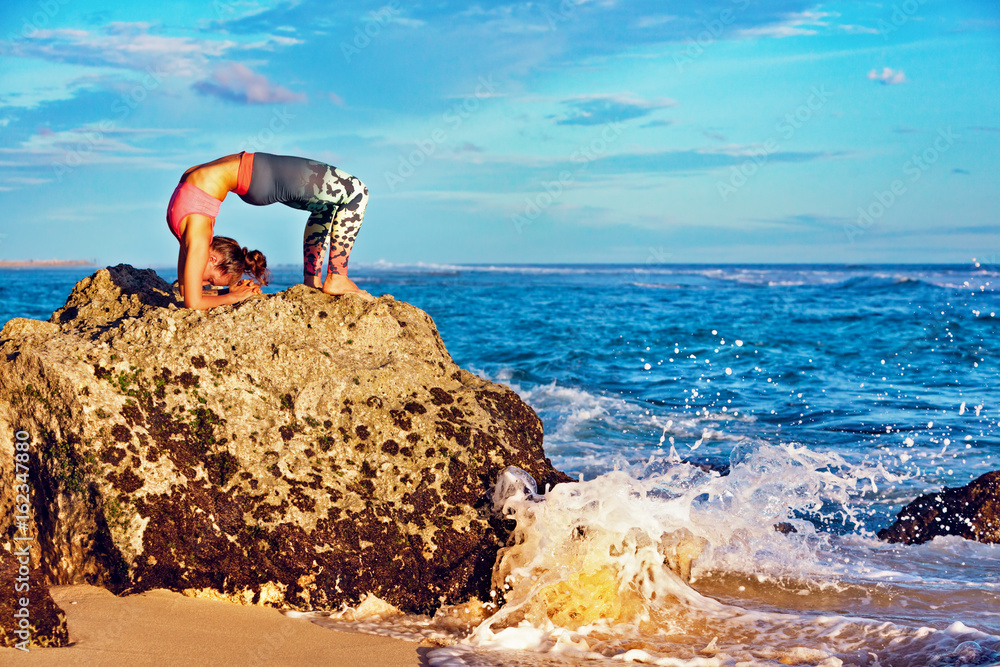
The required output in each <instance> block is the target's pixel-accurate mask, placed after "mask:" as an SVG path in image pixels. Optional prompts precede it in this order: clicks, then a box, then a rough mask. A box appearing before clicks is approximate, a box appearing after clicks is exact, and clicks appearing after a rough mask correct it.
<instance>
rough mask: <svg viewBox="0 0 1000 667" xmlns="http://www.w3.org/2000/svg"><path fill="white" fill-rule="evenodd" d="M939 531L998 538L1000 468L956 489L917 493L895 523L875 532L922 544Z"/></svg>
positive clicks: (983, 539) (994, 540)
mask: <svg viewBox="0 0 1000 667" xmlns="http://www.w3.org/2000/svg"><path fill="white" fill-rule="evenodd" d="M939 535H958V536H959V537H964V538H965V539H967V540H976V541H978V542H986V543H989V544H996V543H998V542H1000V470H994V471H993V472H988V473H986V474H985V475H983V476H982V477H979V478H978V479H976V480H974V481H973V482H970V483H969V484H968V485H966V486H963V487H960V488H957V489H949V488H945V489H944V490H943V491H941V492H940V493H931V494H927V495H923V496H920V497H918V498H917V499H916V500H914V501H913V502H912V503H910V504H909V505H907V506H906V507H904V508H903V510H902V511H901V512H900V513H899V514H898V515H897V516H896V523H894V524H892V525H891V526H890V527H888V528H885V529H883V530H880V531H879V532H878V536H879V538H880V539H883V540H888V541H889V542H903V543H904V544H922V543H923V542H929V541H930V540H932V539H934V538H935V537H937V536H939Z"/></svg>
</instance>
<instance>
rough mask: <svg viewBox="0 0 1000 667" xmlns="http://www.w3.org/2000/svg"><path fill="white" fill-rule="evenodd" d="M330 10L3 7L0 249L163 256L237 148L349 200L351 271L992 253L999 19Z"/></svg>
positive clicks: (445, 0)
mask: <svg viewBox="0 0 1000 667" xmlns="http://www.w3.org/2000/svg"><path fill="white" fill-rule="evenodd" d="M331 4H333V3H328V2H321V1H319V0H294V1H287V0H282V1H269V0H261V1H255V0H237V1H232V2H230V1H228V0H202V1H200V2H190V1H188V0H164V1H161V2H157V3H148V2H137V3H117V5H109V4H108V3H102V2H91V1H89V0H33V1H23V2H22V1H20V0H14V1H13V2H11V1H10V0H8V2H6V3H4V9H2V10H0V259H27V258H34V259H50V258H58V259H75V258H86V259H96V260H97V261H98V262H100V263H105V264H114V263H118V262H128V263H132V264H135V265H137V266H149V265H152V266H170V265H171V264H173V263H174V262H175V260H176V252H177V244H176V241H175V240H174V239H173V237H172V236H171V235H170V233H169V231H168V230H167V226H166V223H165V219H164V214H165V208H166V204H167V201H168V199H169V197H170V194H171V192H172V190H173V188H174V186H175V185H176V183H177V180H178V178H179V176H180V174H181V173H182V172H183V170H184V169H186V168H187V167H189V166H191V165H193V164H198V163H201V162H205V161H208V160H211V159H214V158H216V157H219V156H221V155H226V154H229V153H235V152H238V151H240V150H257V151H264V152H270V153H278V154H290V155H302V156H305V157H310V158H314V159H318V160H322V161H325V162H328V163H330V164H334V165H336V166H338V167H340V168H342V169H344V170H345V171H348V172H349V173H352V174H354V175H356V176H358V177H359V178H361V179H362V180H363V181H364V182H365V183H366V184H367V185H368V187H369V191H370V193H371V201H370V204H369V207H368V213H367V215H366V217H365V224H364V226H363V227H362V229H361V233H360V236H359V238H358V242H357V245H356V246H355V250H354V253H353V255H352V261H353V262H356V263H357V262H377V261H380V260H381V261H386V262H392V263H407V264H413V263H419V262H423V263H452V262H454V263H472V262H491V263H492V262H497V263H499V262H626V263H646V262H649V263H658V262H706V263H717V262H718V263H722V262H938V261H939V262H970V261H971V260H972V258H973V257H976V258H979V259H980V260H984V259H985V261H989V262H996V263H1000V233H998V232H1000V187H998V184H1000V179H998V173H1000V92H998V91H1000V66H998V65H1000V5H998V4H997V3H996V2H995V1H990V2H986V1H975V2H973V1H966V0H951V1H945V0H924V1H921V0H906V1H905V2H902V1H896V0H892V1H888V2H831V3H813V2H799V1H797V0H776V1H774V2H766V1H764V0H758V1H756V2H751V1H750V0H722V1H719V2H699V1H693V0H691V1H685V2H653V1H651V0H552V1H551V2H546V1H544V0H543V1H542V2H481V3H469V2H453V1H452V0H438V1H436V2H417V3H408V2H407V3H404V2H402V1H401V0H398V1H397V0H390V1H389V2H388V3H386V2H373V3H367V2H354V3H336V4H335V5H334V7H333V8H331V6H330V5H331ZM303 227H304V220H303V213H302V212H300V211H295V210H293V209H290V208H287V207H283V206H280V205H276V206H269V207H263V208H256V207H251V206H248V205H246V204H244V203H243V202H241V201H240V200H239V199H238V198H236V197H235V196H231V197H229V198H228V199H227V200H226V202H225V203H224V204H223V207H222V211H221V212H220V215H219V218H218V221H217V224H216V230H217V232H218V233H220V234H226V235H229V236H233V237H235V238H237V239H238V240H240V241H241V242H242V243H244V244H245V245H249V246H250V247H257V248H260V249H261V250H263V251H264V252H265V253H266V254H267V255H268V258H269V261H270V262H271V263H272V264H279V263H301V235H302V229H303Z"/></svg>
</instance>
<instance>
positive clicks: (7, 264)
mask: <svg viewBox="0 0 1000 667" xmlns="http://www.w3.org/2000/svg"><path fill="white" fill-rule="evenodd" d="M61 266H94V262H92V261H90V260H87V259H27V260H9V259H0V269H33V268H39V269H42V268H44V269H51V268H58V267H61Z"/></svg>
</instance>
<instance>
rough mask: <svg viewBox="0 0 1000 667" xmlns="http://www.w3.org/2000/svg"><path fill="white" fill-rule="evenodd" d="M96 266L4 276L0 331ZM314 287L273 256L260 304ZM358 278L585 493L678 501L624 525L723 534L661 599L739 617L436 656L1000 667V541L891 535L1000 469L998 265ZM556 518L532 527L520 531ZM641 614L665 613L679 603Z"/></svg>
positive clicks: (365, 270) (47, 304) (519, 271)
mask: <svg viewBox="0 0 1000 667" xmlns="http://www.w3.org/2000/svg"><path fill="white" fill-rule="evenodd" d="M91 272H92V269H58V270H56V269H53V270H30V271H28V270H24V271H13V270H3V271H0V322H2V321H6V320H7V319H9V318H11V317H32V318H38V319H47V318H48V316H49V314H50V313H51V312H52V311H53V310H54V309H55V308H58V307H59V306H61V305H62V303H63V301H64V300H65V298H66V296H67V295H68V293H69V291H70V290H71V288H72V286H73V284H74V283H75V282H76V281H77V280H78V279H80V278H81V277H83V276H85V275H89V274H90V273H91ZM161 274H162V275H164V276H165V277H168V279H170V278H172V277H173V276H172V275H171V271H170V270H165V271H161ZM299 276H300V269H299V267H287V268H283V267H279V268H278V269H277V270H276V271H275V272H274V280H273V282H272V284H271V286H269V287H268V288H267V290H266V291H268V292H273V291H277V290H280V289H284V288H285V287H288V286H289V285H291V284H294V283H295V282H297V281H298V280H299ZM352 277H353V278H354V279H355V281H356V282H357V283H358V284H359V285H361V286H362V287H363V288H365V289H367V290H369V291H370V292H372V293H373V294H376V295H379V294H392V295H393V296H394V297H395V298H397V299H400V300H404V301H408V302H410V303H412V304H414V305H416V306H418V307H420V308H422V309H424V310H425V311H427V312H428V313H429V314H430V315H431V316H432V317H433V318H434V321H435V322H436V324H437V326H438V329H439V331H440V333H441V336H442V338H443V340H444V342H445V344H446V346H447V348H448V350H449V351H450V352H451V354H452V356H453V357H454V359H455V361H456V362H457V363H458V364H459V365H461V366H463V367H465V368H468V369H470V370H473V371H474V372H477V373H479V374H481V375H483V376H484V377H486V378H488V379H491V380H493V381H496V382H502V383H505V384H507V385H509V386H511V387H512V388H513V389H514V390H515V391H517V392H518V393H519V394H520V395H521V396H522V397H523V398H524V399H525V400H526V401H527V402H528V403H529V404H530V405H531V406H532V407H533V408H534V409H535V410H536V411H537V412H538V414H539V415H540V416H541V418H542V420H543V422H544V425H545V448H546V452H547V454H548V455H549V456H550V457H551V458H552V460H553V462H554V464H555V465H556V466H557V467H559V468H561V469H563V470H565V471H566V472H568V473H570V474H571V475H573V476H574V477H579V478H580V479H581V482H580V485H579V488H578V489H576V491H575V493H577V494H578V495H583V496H586V495H587V494H588V493H591V492H593V493H596V496H595V497H598V498H609V497H611V496H614V494H615V489H617V488H621V484H622V483H623V482H622V481H621V480H622V479H625V480H627V481H626V482H624V483H625V485H626V486H628V487H629V488H631V489H632V492H631V493H632V494H633V495H634V496H635V498H639V497H641V503H645V502H654V503H659V504H655V505H653V506H652V507H653V508H654V509H652V510H650V509H649V508H648V507H646V506H645V505H641V506H640V505H639V504H637V505H635V506H629V505H628V503H631V502H636V503H640V500H634V499H633V500H628V499H626V500H623V501H622V502H624V503H626V505H625V506H626V508H628V507H631V509H630V510H629V509H626V510H625V512H626V514H627V513H628V512H630V511H631V512H638V513H641V512H647V513H652V514H654V515H655V514H656V513H657V512H658V511H659V510H658V509H656V508H666V507H670V508H672V509H671V510H670V512H668V514H669V515H670V516H671V517H675V518H676V517H677V516H680V517H681V518H680V519H677V522H675V523H671V522H673V521H674V519H669V520H668V519H662V520H661V524H662V526H663V530H667V528H670V529H674V528H684V529H686V530H688V531H690V532H692V533H694V534H695V535H698V536H699V537H702V538H704V539H705V540H707V542H708V547H707V548H706V550H705V552H704V553H703V555H702V557H700V558H699V560H696V561H695V567H694V569H693V571H692V573H693V574H694V575H696V581H695V582H694V583H693V584H692V585H693V589H694V591H696V592H691V590H690V589H689V588H687V585H686V584H683V586H684V588H683V591H684V592H683V594H682V593H680V592H679V591H680V590H682V589H681V588H678V586H679V585H680V584H678V583H677V582H671V583H670V585H669V586H667V588H662V587H663V586H666V584H664V583H663V577H660V578H659V579H656V577H654V578H653V579H655V581H653V580H650V581H653V583H650V581H646V582H645V583H644V584H642V585H643V586H651V588H650V590H653V591H654V592H655V591H658V593H657V594H658V595H660V597H661V598H662V597H663V596H665V595H666V596H669V595H678V596H681V597H684V596H698V599H703V598H704V599H706V600H711V601H716V602H718V603H720V604H722V603H724V604H725V605H726V609H728V610H730V611H726V612H722V611H719V609H716V608H715V607H711V608H709V606H706V607H705V608H704V610H703V611H704V616H705V617H712V618H718V619H721V618H723V617H725V618H727V619H730V620H727V621H725V622H723V621H722V620H718V622H717V623H716V624H715V625H712V624H711V623H709V624H708V626H710V627H711V629H710V630H705V631H704V632H701V634H699V633H698V632H694V631H693V630H687V631H685V633H686V634H685V633H677V632H674V633H672V634H671V633H667V634H666V635H664V631H663V630H662V628H663V627H665V626H664V623H666V621H663V622H661V623H659V624H654V625H655V626H656V627H658V628H660V630H655V631H654V630H650V626H649V624H648V622H647V625H645V626H643V625H642V623H640V622H638V621H635V622H633V621H634V619H632V620H628V619H626V621H627V622H625V621H623V620H622V619H611V618H607V619H604V620H603V621H602V622H604V625H603V626H601V627H604V630H603V631H597V630H594V627H596V626H594V625H593V624H591V625H588V626H586V627H585V628H583V629H581V628H580V627H576V628H566V627H562V626H560V625H559V623H558V622H555V621H553V620H552V618H553V617H554V616H553V614H552V613H549V614H548V616H547V618H548V620H547V621H545V622H544V623H543V622H541V621H539V620H537V619H536V620H534V621H531V622H529V623H528V626H530V627H531V628H532V631H533V632H535V634H533V635H532V634H531V633H530V632H527V631H525V632H522V633H521V635H518V637H517V638H515V639H514V640H512V639H511V637H512V635H511V632H507V630H513V629H514V628H516V627H521V628H522V630H523V629H524V627H526V626H524V622H525V621H524V619H523V618H521V621H520V622H521V625H520V626H519V625H518V624H517V623H515V622H514V621H513V620H511V621H510V622H509V623H508V626H510V627H508V628H506V630H505V629H502V628H500V625H503V624H500V625H497V624H494V625H495V627H492V628H490V629H488V631H486V630H483V629H480V630H479V631H477V632H478V634H476V635H475V641H473V640H472V639H470V640H469V642H468V643H467V644H461V645H460V646H462V647H464V648H462V649H461V650H458V649H455V650H453V651H451V652H450V653H449V652H445V653H442V654H440V655H439V656H438V658H437V660H438V662H437V663H434V664H494V663H491V662H489V659H488V658H486V657H483V656H486V655H496V654H490V653H489V651H494V652H495V651H497V650H500V649H504V648H507V649H509V648H520V649H530V650H532V651H534V652H535V653H534V654H535V655H542V654H544V655H546V656H548V657H547V659H553V660H554V659H556V657H558V658H559V659H560V660H570V661H572V660H585V659H598V658H600V656H605V657H612V656H618V659H635V660H639V661H646V662H650V663H653V664H691V665H694V664H720V665H722V664H738V663H739V664H742V663H746V664H780V663H784V664H823V665H827V664H830V665H833V664H868V665H876V664H878V665H938V664H940V665H946V664H998V662H1000V654H998V653H996V651H998V650H1000V638H998V635H1000V604H998V603H1000V568H998V567H997V566H996V563H997V562H998V561H997V557H998V556H1000V549H998V548H997V547H995V546H992V545H982V544H976V543H972V542H967V541H964V540H961V539H959V538H948V539H938V540H935V541H934V542H933V543H930V544H927V545H922V546H901V545H894V546H888V545H885V544H882V543H880V542H879V541H878V540H877V539H876V538H875V537H874V535H873V533H874V532H875V531H877V530H878V529H880V528H883V527H885V526H887V525H889V524H890V523H891V522H892V520H893V517H894V516H895V514H896V512H898V511H899V509H900V508H901V507H902V506H903V505H905V504H906V503H907V502H909V501H910V500H912V499H913V498H914V497H915V496H917V495H919V494H921V493H926V492H929V491H935V490H940V489H941V488H943V487H945V486H950V487H955V486H961V485H964V484H967V483H968V482H969V481H971V480H972V479H974V478H976V477H978V476H980V475H982V474H983V473H986V472H988V471H991V470H996V469H1000V424H998V418H1000V391H998V386H1000V354H998V352H1000V344H998V342H997V341H998V340H1000V289H998V287H1000V267H997V266H990V265H978V264H974V263H970V264H968V265H954V266H945V265H931V266H919V265H905V266H889V265H886V266H844V265H801V266H795V265H768V266H765V265H724V266H704V265H661V264H644V265H630V266H609V265H565V266H563V265H545V266H523V265H518V266H501V265H497V266H463V265H445V266H423V265H421V266H396V265H390V264H378V265H369V266H359V267H355V268H353V269H352ZM679 469H683V470H685V471H687V472H685V473H684V474H683V475H680V476H678V473H677V470H679ZM615 471H618V472H617V473H616V472H615ZM713 471H714V472H713ZM616 475H621V476H624V477H621V476H616ZM616 485H617V486H616ZM557 488H558V487H557ZM552 498H553V500H549V501H547V506H551V508H553V510H552V511H555V509H554V508H556V507H557V500H556V495H552ZM559 502H567V503H569V502H570V501H569V500H567V499H565V498H564V499H563V500H562V501H559ZM602 502H604V501H602ZM598 504H601V503H598ZM606 505H607V507H608V509H607V510H606V513H605V514H603V515H595V516H593V517H592V518H591V519H590V522H591V524H590V525H591V526H597V525H601V524H602V522H606V523H607V528H608V529H609V530H611V531H612V532H614V531H615V530H616V525H618V524H620V523H621V521H622V520H621V519H614V518H613V517H612V513H611V509H610V507H611V505H612V503H611V502H610V501H607V502H606ZM602 506H603V505H602ZM514 509H515V510H517V508H514ZM521 509H522V510H523V509H524V508H521ZM517 511H519V512H520V511H521V510H517ZM566 511H568V510H566ZM580 511H582V510H580ZM528 515H530V517H529V516H528ZM522 518H524V520H525V522H526V523H524V524H523V525H522V523H521V519H522ZM538 520H539V519H538V516H537V510H532V511H531V512H528V511H527V510H525V511H524V512H522V513H521V514H519V515H518V521H519V526H522V527H523V528H524V529H525V530H531V526H532V525H535V526H536V528H537V526H538V525H540V524H532V522H534V521H538ZM616 521H617V522H618V524H616V523H615V522H616ZM776 521H787V522H791V523H792V525H794V526H795V527H796V528H797V529H798V530H797V531H796V533H793V534H790V535H784V534H781V533H777V532H775V531H774V530H773V524H774V523H775V522H776ZM667 524H670V525H669V526H667ZM623 539H624V538H623ZM528 541H529V542H530V541H531V540H528ZM595 543H596V542H595ZM615 544H618V547H616V548H618V549H619V551H620V546H621V542H620V541H619V542H616V543H615ZM550 546H551V545H550ZM573 548H574V549H576V547H573ZM640 551H641V549H640V548H638V547H637V550H636V554H638V553H639V552H640ZM561 553H562V552H561ZM574 553H575V552H574ZM612 553H617V552H616V551H615V548H613V549H612ZM592 556H593V554H591V556H590V557H588V558H590V560H588V562H591V563H592V562H593V558H592ZM601 557H602V558H604V559H608V558H609V556H608V553H607V549H605V550H604V552H602V553H601ZM546 558H549V560H545V559H546ZM552 558H553V556H552V555H551V554H550V555H549V556H545V555H544V554H540V553H539V554H534V555H531V556H530V557H526V562H530V563H532V567H534V568H536V571H535V572H536V574H535V575H533V576H536V578H537V577H540V576H541V575H540V574H539V573H541V572H550V571H552V570H554V569H558V568H557V567H556V565H555V563H556V562H557V561H558V558H557V559H556V561H553V560H552ZM559 558H569V557H568V556H566V554H565V553H563V555H562V556H559ZM622 558H623V557H619V561H621V560H622ZM636 558H639V556H636ZM611 560H612V561H613V560H614V559H613V558H612V559H611ZM639 560H641V558H640V559H639ZM610 562H611V561H609V563H610ZM636 562H638V561H636ZM600 567H604V566H600ZM600 567H598V568H597V569H598V570H600ZM608 567H611V569H614V568H616V567H618V565H616V564H614V563H612V564H611V565H608ZM595 571H597V570H595ZM542 579H544V577H542ZM630 581H631V582H632V583H630V584H628V585H629V586H631V587H632V588H636V587H637V586H638V587H639V588H642V586H639V585H638V584H636V583H635V581H633V580H630ZM643 581H645V580H643ZM619 583H621V582H619ZM654 584H655V585H654ZM512 587H514V588H516V586H514V584H512ZM625 587H627V586H625ZM658 587H659V588H658ZM671 587H672V588H671ZM536 589H537V587H536ZM536 589H532V591H526V592H523V597H518V596H520V595H522V592H520V591H516V590H512V592H511V595H509V596H508V600H512V599H514V600H518V602H517V604H516V605H514V604H512V605H511V606H512V607H514V606H516V607H517V608H519V609H522V610H527V609H532V608H533V607H532V605H533V604H535V602H530V603H529V602H528V599H529V598H531V597H532V596H536V597H537V593H538V591H537V590H536ZM668 589H669V590H668ZM622 590H624V587H623V588H622ZM643 590H645V589H643ZM802 591H806V592H807V593H805V594H804V593H802ZM650 595H652V594H650ZM653 597H656V596H655V595H653ZM716 602H713V604H716ZM644 604H646V607H644V608H647V607H648V609H647V612H644V613H647V618H646V620H647V621H648V620H649V618H648V616H649V614H652V615H653V617H656V614H657V613H660V612H662V610H660V611H656V609H658V608H657V605H656V604H653V603H651V602H650V601H649V600H648V599H647V600H646V601H645V603H644ZM692 604H693V603H692ZM705 604H706V605H707V604H708V603H707V602H706V603H705ZM695 606H697V605H695ZM649 609H653V610H654V611H653V612H650V611H649ZM734 609H735V610H738V613H737V612H733V611H732V610H734ZM654 612H655V613H654ZM524 614H528V616H527V617H526V618H528V619H529V621H530V619H532V618H534V617H532V616H531V615H530V614H529V613H528V612H527V611H524ZM727 614H728V616H727ZM733 614H736V615H737V616H739V617H740V618H741V619H743V621H741V623H743V625H740V627H741V628H744V630H745V626H746V624H747V623H749V624H751V625H754V626H755V627H756V628H757V630H756V632H758V635H757V636H762V635H760V634H759V633H765V634H766V635H767V636H768V637H769V639H767V640H760V641H759V642H758V643H757V644H755V643H754V642H753V641H750V642H749V644H750V648H747V647H746V646H747V641H746V640H745V639H741V640H739V641H737V640H735V639H732V640H731V641H729V642H728V643H727V639H726V637H727V633H729V634H731V635H732V637H735V636H737V635H740V632H743V631H744V630H736V629H734V627H735V626H731V625H726V623H731V618H734V617H735V616H733ZM740 614H742V616H740ZM522 615H523V614H522ZM543 616H544V614H543ZM519 618H520V617H519ZM830 618H835V619H840V620H839V621H837V623H840V625H837V624H836V623H834V625H837V629H836V631H834V630H830V629H829V628H828V627H827V626H828V625H830V623H832V621H829V619H830ZM747 619H752V620H747ZM845 619H846V620H845ZM612 621H614V622H612ZM885 624H888V626H887V625H885ZM598 625H600V623H598ZM831 627H832V626H831ZM608 628H614V629H613V630H609V629H608ZM624 628H632V629H631V630H627V629H624ZM643 628H644V629H643ZM775 628H781V631H780V632H778V633H777V634H775V633H776V631H775ZM789 628H792V629H791V630H790V629H789ZM824 628H825V629H824ZM845 628H846V629H845ZM920 628H924V630H920ZM602 632H603V634H602ZM505 633H506V634H505ZM539 633H540V634H539ZM713 633H714V634H713ZM783 633H784V634H783ZM928 633H929V634H928ZM667 635H669V636H667ZM777 635H781V638H780V639H778V638H776V637H777ZM498 637H501V638H503V641H500V639H498ZM526 637H527V638H526ZM713 637H714V639H713ZM512 641H513V643H511V642H512ZM498 642H499V643H498ZM581 642H582V643H581ZM970 642H971V643H970ZM702 645H704V647H702V648H695V647H700V646H702ZM560 647H561V648H560ZM574 647H575V648H574ZM581 647H583V648H581ZM629 647H632V648H629ZM685 647H686V648H685ZM739 647H743V648H739ZM487 649H489V651H488V650H487ZM629 650H637V651H641V652H642V655H639V654H632V655H631V656H629V655H628V651H629ZM463 651H464V652H463ZM685 651H687V653H686V652H685ZM484 652H485V653H484ZM869 655H870V656H874V657H867V656H869ZM623 656H624V658H623ZM644 656H645V657H644ZM678 656H680V657H678ZM668 658H669V660H679V661H680V662H669V661H668ZM539 659H541V658H539ZM477 660H478V661H479V662H476V661H477ZM497 660H499V662H498V663H497V664H502V662H503V660H500V659H499V658H498V659H497ZM506 660H509V658H506ZM699 660H701V661H703V662H698V661H699ZM837 660H839V661H840V662H839V663H838V662H836V661H837ZM449 661H451V662H449ZM727 661H728V662H727ZM789 661H791V662H789ZM824 661H825V662H824ZM525 664H528V663H525ZM539 664H540V663H539ZM560 664H561V663H560Z"/></svg>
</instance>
